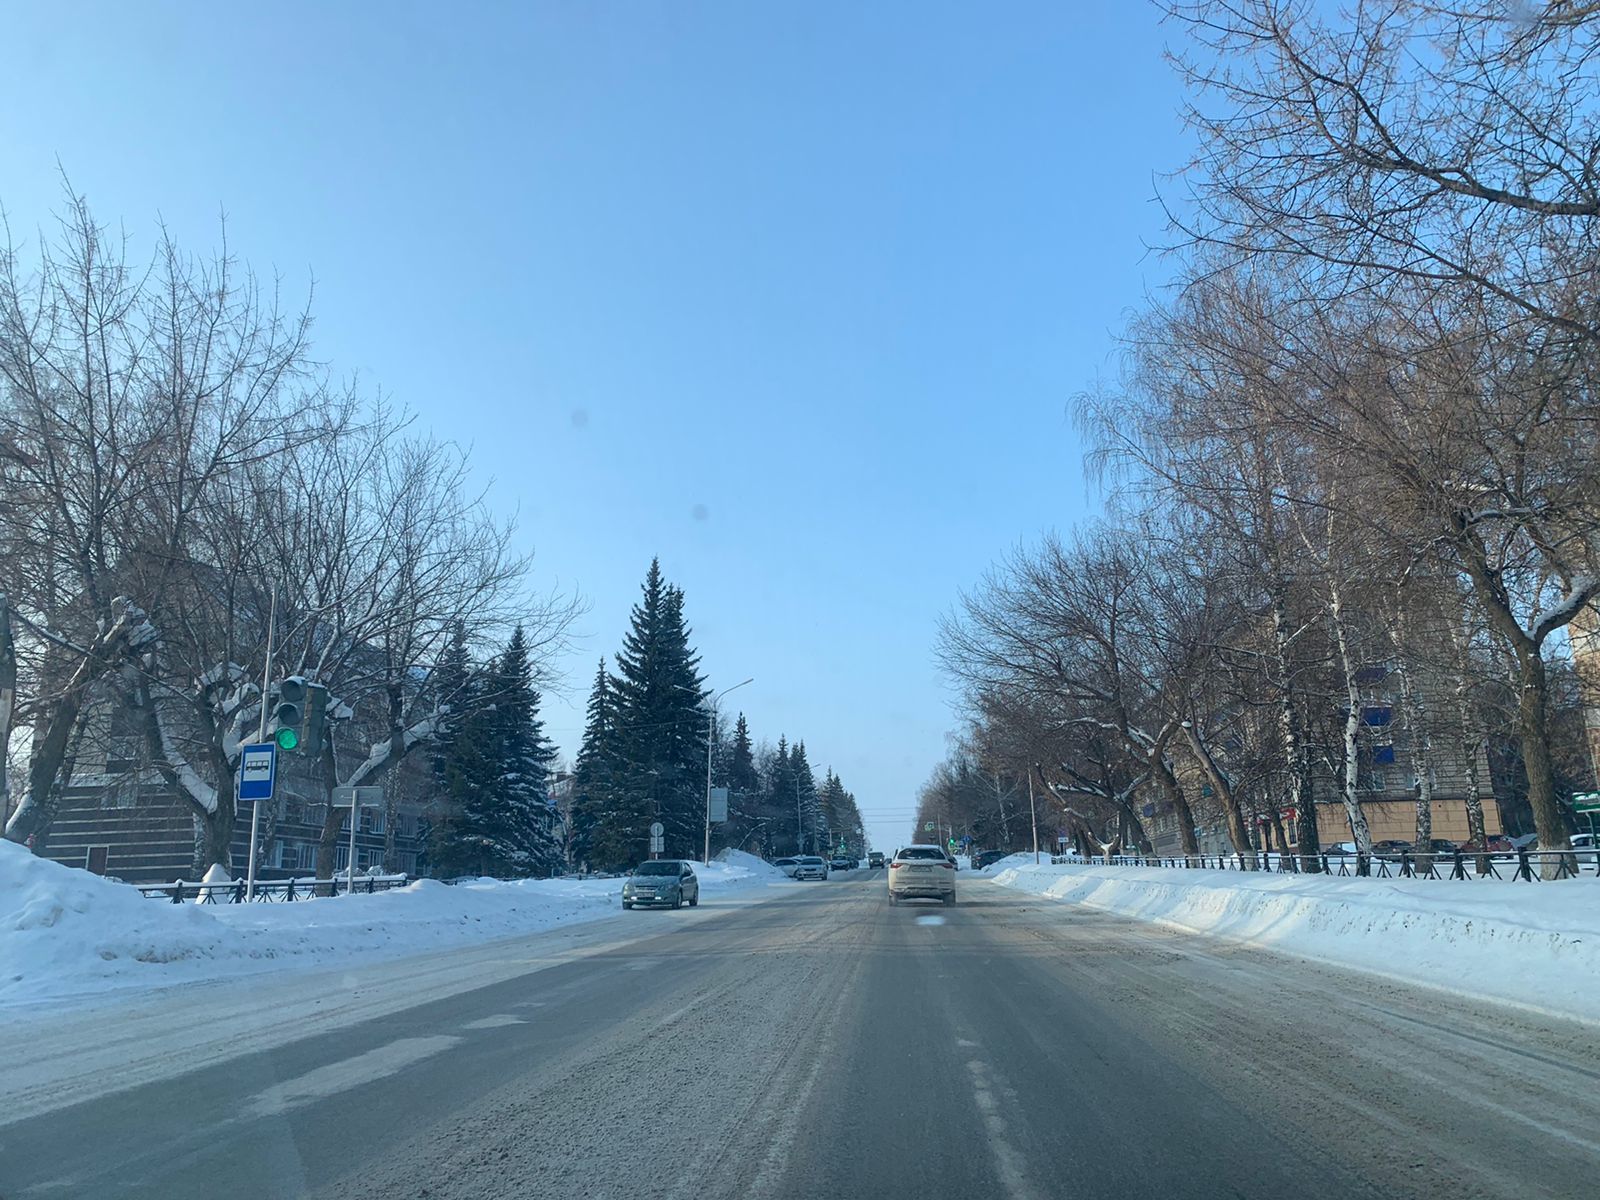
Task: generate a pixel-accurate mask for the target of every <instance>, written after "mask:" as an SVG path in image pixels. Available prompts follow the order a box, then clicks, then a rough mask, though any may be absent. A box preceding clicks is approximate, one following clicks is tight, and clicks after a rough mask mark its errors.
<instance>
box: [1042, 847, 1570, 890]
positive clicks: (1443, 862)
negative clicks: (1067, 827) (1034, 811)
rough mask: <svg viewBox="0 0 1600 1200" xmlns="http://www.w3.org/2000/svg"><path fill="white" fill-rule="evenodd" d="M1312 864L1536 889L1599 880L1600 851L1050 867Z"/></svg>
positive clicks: (1246, 856) (1133, 860)
mask: <svg viewBox="0 0 1600 1200" xmlns="http://www.w3.org/2000/svg"><path fill="white" fill-rule="evenodd" d="M1308 857H1309V858H1311V859H1314V860H1315V861H1316V862H1317V864H1318V866H1319V867H1320V873H1321V874H1323V875H1333V876H1350V877H1357V876H1359V877H1361V878H1373V879H1480V878H1481V879H1490V878H1493V879H1507V878H1509V879H1513V880H1522V881H1525V882H1527V883H1537V882H1539V881H1540V880H1542V879H1544V878H1545V870H1546V868H1548V869H1549V873H1550V878H1552V879H1577V878H1578V877H1580V876H1585V875H1592V876H1594V877H1596V878H1600V851H1596V850H1591V849H1588V848H1584V849H1578V850H1517V851H1513V852H1511V853H1509V854H1508V853H1504V852H1493V853H1489V854H1476V853H1473V852H1472V851H1470V850H1465V851H1464V850H1455V851H1447V852H1442V853H1434V854H1418V853H1416V852H1415V851H1413V850H1398V851H1393V852H1390V851H1374V852H1373V853H1372V854H1349V853H1343V852H1326V851H1324V852H1319V853H1317V854H1313V855H1304V854H1283V853H1279V852H1278V851H1267V850H1257V851H1253V852H1251V851H1246V852H1244V853H1237V852H1236V853H1233V854H1189V855H1182V854H1179V855H1146V854H1107V855H1095V856H1093V857H1085V856H1083V855H1081V854H1054V855H1051V857H1050V861H1051V862H1052V863H1083V864H1085V865H1088V866H1116V867H1166V868H1169V869H1175V870H1193V871H1258V872H1260V871H1265V872H1271V873H1274V874H1280V875H1298V874H1313V873H1316V872H1312V871H1309V870H1307V868H1306V866H1305V864H1304V862H1303V861H1302V860H1304V859H1306V858H1308Z"/></svg>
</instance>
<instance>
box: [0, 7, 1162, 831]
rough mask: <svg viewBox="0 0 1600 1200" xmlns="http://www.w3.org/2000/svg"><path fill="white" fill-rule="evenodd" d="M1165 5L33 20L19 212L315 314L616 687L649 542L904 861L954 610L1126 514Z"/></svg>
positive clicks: (128, 14)
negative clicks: (531, 559)
mask: <svg viewBox="0 0 1600 1200" xmlns="http://www.w3.org/2000/svg"><path fill="white" fill-rule="evenodd" d="M1166 33H1167V31H1166V30H1164V29H1162V28H1161V27H1159V26H1158V24H1157V22H1156V17H1155V13H1154V12H1153V10H1152V9H1151V8H1149V7H1147V6H1145V5H1143V4H1141V3H1136V2H1126V3H1120V2H1119V3H1100V4H1079V5H1068V4H1061V3H1038V4H1029V3H990V4H976V3H972V4H940V3H925V2H924V3H911V2H906V3H875V4H869V5H861V4H855V3H832V2H819V0H805V2H803V3H798V2H797V3H750V2H748V0H745V2H728V3H671V4H668V3H644V2H640V3H626V4H578V3H560V4H546V3H528V4H509V3H508V4H473V3H465V4H462V3H457V4H451V5H448V6H446V5H443V4H439V5H434V6H405V5H399V4H381V5H380V4H377V3H366V4H357V3H346V4H336V5H324V4H303V3H302V4H290V3H274V4H270V5H250V6H244V5H206V4H200V3H198V2H196V3H178V4H166V5H162V4H139V5H128V4H124V3H84V2H78V3H72V4H60V5H42V4H41V5H25V6H15V7H13V8H12V9H11V10H10V12H9V13H8V16H7V41H8V43H9V53H8V55H7V69H6V70H5V71H4V72H0V113H4V114H5V116H4V117H3V118H0V120H3V124H0V166H3V170H0V201H3V203H4V205H5V207H6V210H7V212H8V213H9V216H10V219H11V222H12V225H13V230H14V232H18V233H21V234H24V235H28V236H31V235H32V232H33V230H34V229H35V228H36V227H38V226H39V225H40V224H42V223H45V222H47V221H48V220H49V217H50V213H51V212H52V211H53V210H54V209H55V208H56V207H57V206H58V204H59V201H60V196H61V192H60V182H59V179H58V177H57V174H56V171H57V162H58V161H59V163H60V164H61V166H62V167H63V168H64V169H65V170H66V171H67V172H68V173H69V174H70V176H71V179H72V183H73V185H74V186H75V188H77V189H78V190H79V191H82V192H84V193H86V194H87V195H88V196H89V198H90V201H91V203H92V204H93V205H94V207H95V209H96V211H97V213H98V215H99V216H100V218H101V219H102V220H109V221H113V222H117V221H120V222H121V223H123V225H124V226H125V227H126V229H127V230H128V232H129V233H130V234H131V235H132V237H133V238H134V242H135V249H136V250H138V251H140V252H143V251H146V250H148V249H149V247H150V244H151V242H152V240H153V237H154V227H155V223H156V220H157V218H158V217H159V218H161V219H163V220H165V221H166V222H167V223H168V224H169V226H171V228H172V229H173V230H174V231H175V233H176V234H177V235H178V237H179V238H180V240H182V241H183V242H185V243H186V244H188V245H190V246H191V247H195V248H202V249H209V248H210V247H212V246H214V245H215V244H216V241H217V217H218V214H219V213H221V212H224V211H225V212H226V213H227V215H228V222H229V239H230V242H231V245H232V248H233V249H234V250H235V251H236V252H237V253H238V254H239V255H241V256H242V257H243V258H245V259H247V260H248V261H250V262H251V263H252V264H253V265H255V266H256V267H257V269H258V270H260V271H262V272H264V273H270V272H272V271H277V272H279V273H281V275H282V276H283V278H284V282H285V286H286V288H287V289H288V290H290V291H291V292H292V293H299V292H301V291H303V290H304V289H305V288H306V287H307V286H308V285H309V283H310V281H311V280H312V279H313V278H314V279H315V281H316V301H315V310H316V314H317V327H316V343H317V351H318V354H319V356H320V357H322V358H324V359H326V360H328V361H330V362H331V363H332V364H333V365H334V366H335V367H336V368H337V369H338V370H340V371H342V372H355V371H358V372H360V375H361V377H362V379H363V380H364V381H365V382H366V383H367V384H369V385H373V386H378V385H381V386H382V387H383V388H384V389H385V390H386V391H387V392H389V393H390V394H391V396H392V397H393V398H394V399H395V400H396V401H397V402H399V403H401V404H404V405H406V406H408V407H410V408H412V409H413V410H415V411H416V412H417V413H418V414H419V415H420V416H421V418H422V419H423V421H424V422H426V423H427V424H429V425H431V426H432V427H433V428H434V429H435V430H436V431H438V432H440V433H442V434H446V435H448V436H451V437H455V438H458V439H460V440H461V441H463V442H466V443H469V444H470V445H471V446H472V447H473V457H474V462H475V464H476V467H477V470H478V472H479V473H480V474H481V475H482V476H483V477H484V478H486V479H493V480H494V490H493V494H494V496H495V498H496V502H497V504H499V505H500V506H502V507H504V508H507V509H510V508H516V509H518V510H519V511H520V516H521V525H522V536H523V539H524V544H525V545H526V546H527V547H529V548H531V549H533V550H534V551H535V553H536V555H537V570H538V576H539V578H540V579H541V580H542V581H543V582H544V583H546V584H549V583H555V582H559V583H560V584H562V585H564V586H567V587H575V588H577V589H579V590H581V591H582V593H583V594H584V596H585V597H587V598H588V600H589V601H590V603H591V606H592V607H591V609H590V612H589V613H588V615H587V616H586V617H585V618H584V619H583V621H582V622H581V625H580V628H579V630H578V632H579V633H580V634H581V635H582V637H583V639H584V640H583V641H582V642H581V643H580V645H579V647H578V649H577V650H576V652H575V654H574V656H573V657H572V659H571V660H570V661H569V662H568V663H567V664H566V671H567V675H568V689H569V695H568V696H567V697H565V698H561V697H557V698H552V700H551V701H550V703H549V705H548V717H549V721H550V724H551V726H552V728H553V731H554V733H555V736H556V737H557V739H558V741H559V742H560V743H561V745H562V747H563V749H564V750H565V751H566V752H567V753H569V754H570V753H571V752H572V751H573V750H575V748H576V742H577V734H578V726H579V725H580V724H581V709H582V703H583V699H584V691H585V689H586V688H587V685H588V682H589V680H590V678H591V676H592V674H593V669H594V662H595V660H596V658H597V657H598V656H599V655H600V654H601V653H602V652H610V651H611V650H613V649H615V647H616V645H617V643H618V642H619V640H620V638H621V634H622V631H623V628H624V626H625V623H626V619H627V612H628V608H629V606H630V604H631V603H632V602H633V600H634V598H635V597H636V595H637V588H638V584H639V581H640V579H641V578H642V577H643V575H644V572H645V569H646V567H647V565H648V563H649V560H650V557H651V556H652V555H653V554H659V555H660V556H661V559H662V563H663V566H664V568H665V570H666V572H667V575H668V577H669V578H671V579H672V580H673V581H674V582H676V583H678V584H679V585H681V586H682V587H683V588H684V589H685V591H686V593H687V601H688V612H689V615H690V618H691V621H692V623H693V625H694V627H695V632H696V637H697V640H698V643H699V647H700V649H701V652H702V655H703V659H704V667H705V669H706V671H707V672H708V674H709V677H710V681H711V683H712V684H713V686H716V687H719V688H720V687H724V686H727V685H729V684H733V683H737V682H738V681H739V680H741V679H743V678H745V677H746V676H752V675H753V676H755V678H756V682H755V683H753V684H751V685H750V686H749V687H747V688H745V689H744V690H743V691H742V692H740V693H739V696H738V697H737V699H738V700H739V701H740V705H739V707H741V708H743V709H744V710H745V711H746V712H747V713H748V715H749V718H750V722H751V726H752V729H753V731H754V732H755V733H756V735H757V736H758V737H766V738H771V739H774V740H775V739H776V737H777V735H778V734H779V733H780V732H785V733H787V734H788V735H789V736H790V737H791V738H793V737H795V736H796V735H798V736H801V737H803V738H804V739H805V740H806V743H807V746H808V750H809V751H810V754H811V758H812V761H813V763H814V764H816V766H817V767H818V769H819V771H820V769H821V768H823V767H825V766H828V765H832V766H833V767H834V768H835V769H836V770H838V771H839V772H840V773H841V774H842V775H843V777H844V779H845V781H846V784H847V785H848V786H850V787H851V788H852V789H853V790H854V791H855V792H856V794H857V797H858V799H860V801H861V802H862V806H863V808H864V809H865V810H866V812H867V816H868V822H869V830H870V832H871V833H872V835H873V837H874V840H875V841H876V842H877V843H878V844H880V845H888V846H892V845H894V844H897V843H898V842H900V841H902V840H904V838H905V836H906V834H907V832H908V826H909V818H910V813H911V809H912V806H913V804H914V799H915V793H916V789H917V787H918V785H919V784H920V783H921V782H922V780H923V779H924V778H925V776H926V775H927V773H928V772H929V770H930V769H931V768H932V767H933V765H934V764H935V762H936V761H937V760H938V758H939V757H940V756H941V755H942V754H943V753H944V750H945V733H946V731H947V730H948V729H949V728H950V727H951V726H952V724H953V721H954V718H953V716H952V714H951V712H950V708H949V704H950V696H949V694H948V693H947V691H946V689H945V687H944V685H943V684H942V682H941V680H940V678H939V677H938V674H937V672H936V671H935V669H934V667H933V663H932V656H931V655H932V646H933V639H934V631H935V626H936V623H937V620H938V617H939V615H940V614H941V613H942V612H944V611H946V610H947V609H948V608H949V607H950V605H951V604H952V603H953V602H954V600H955V598H956V596H957V593H958V591H959V590H960V589H961V588H963V587H965V586H968V585H970V584H971V583H972V582H974V581H975V580H976V579H977V578H978V577H979V576H980V575H981V573H982V572H983V570H984V568H985V567H986V566H987V564H988V563H989V562H990V561H991V560H992V559H993V558H994V557H995V556H996V555H997V554H998V553H1000V552H1002V551H1003V550H1005V549H1006V548H1007V547H1008V546H1010V545H1012V544H1014V543H1015V542H1017V541H1018V540H1019V539H1028V538H1032V537H1034V536H1036V535H1037V534H1039V533H1040V532H1041V531H1043V530H1046V529H1050V528H1065V527H1067V526H1070V525H1071V524H1072V523H1073V522H1075V521H1077V520H1079V519H1081V518H1082V517H1083V516H1084V514H1086V513H1088V512H1090V511H1093V510H1094V509H1095V508H1096V507H1097V504H1098V501H1097V497H1096V495H1095V493H1094V490H1093V489H1092V487H1091V486H1090V485H1089V484H1088V483H1087V482H1086V481H1085V479H1084V477H1083V472H1082V468H1081V456H1082V449H1081V446H1080V445H1079V443H1078V440H1077V438H1076V436H1075V433H1074V431H1073V429H1072V426H1071V422H1070V420H1069V417H1068V408H1069V405H1070V402H1071V397H1072V395H1073V393H1074V392H1075V391H1077V390H1078V389H1080V388H1082V387H1085V386H1087V385H1089V384H1091V383H1092V382H1093V380H1094V379H1095V378H1096V377H1097V376H1104V375H1107V374H1114V373H1115V370H1116V360H1115V343H1114V335H1115V331H1116V330H1117V329H1118V328H1119V327H1120V325H1121V323H1122V321H1123V319H1124V317H1125V315H1126V314H1127V312H1128V311H1129V310H1130V308H1132V307H1133V306H1135V305H1137V304H1138V303H1139V302H1140V300H1141V298H1142V297H1143V296H1144V295H1145V294H1146V293H1148V292H1149V291H1151V290H1153V289H1156V288H1157V287H1159V285H1160V283H1161V281H1162V279H1163V278H1164V277H1165V273H1166V266H1165V263H1164V262H1163V260H1162V259H1160V258H1159V257H1157V256H1154V255H1151V254H1149V253H1147V251H1146V249H1145V247H1146V245H1147V244H1148V243H1152V242H1157V241H1159V240H1160V239H1161V238H1162V236H1163V230H1162V221H1161V214H1160V212H1159V210H1158V209H1157V207H1156V206H1155V205H1154V204H1153V203H1152V202H1151V197H1152V195H1153V192H1154V189H1155V186H1156V181H1157V176H1158V174H1159V173H1160V172H1163V171H1166V170H1170V169H1171V168H1172V167H1174V166H1177V165H1179V164H1180V163H1181V161H1182V158H1183V152H1184V146H1185V138H1184V135H1183V132H1182V130H1181V127H1180V124H1179V121H1178V118H1177V108H1178V104H1179V101H1180V98H1181V97H1180V89H1179V85H1178V82H1177V80H1176V79H1175V78H1174V77H1173V75H1172V74H1171V72H1170V71H1169V69H1168V68H1167V67H1166V66H1165V64H1164V63H1163V62H1162V60H1161V50H1162V46H1163V39H1164V37H1165V36H1166Z"/></svg>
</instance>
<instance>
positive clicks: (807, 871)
mask: <svg viewBox="0 0 1600 1200" xmlns="http://www.w3.org/2000/svg"><path fill="white" fill-rule="evenodd" d="M794 877H795V878H796V879H826V878H827V877H828V864H827V863H825V862H823V861H822V860H821V859H820V858H818V857H817V856H816V855H815V854H803V855H801V856H800V857H799V858H797V859H795V868H794Z"/></svg>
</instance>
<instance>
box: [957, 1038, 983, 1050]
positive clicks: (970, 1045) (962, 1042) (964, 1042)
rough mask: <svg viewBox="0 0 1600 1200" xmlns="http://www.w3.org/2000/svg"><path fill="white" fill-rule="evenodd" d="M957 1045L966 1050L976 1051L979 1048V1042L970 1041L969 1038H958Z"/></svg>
mask: <svg viewBox="0 0 1600 1200" xmlns="http://www.w3.org/2000/svg"><path fill="white" fill-rule="evenodd" d="M956 1045H958V1046H960V1047H962V1048H963V1049H966V1050H976V1049H977V1048H978V1043H977V1042H974V1041H969V1040H968V1039H967V1038H957V1039H956Z"/></svg>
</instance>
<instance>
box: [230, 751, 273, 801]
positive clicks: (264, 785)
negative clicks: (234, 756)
mask: <svg viewBox="0 0 1600 1200" xmlns="http://www.w3.org/2000/svg"><path fill="white" fill-rule="evenodd" d="M277 781H278V748H277V747H276V746H274V745H273V744H272V743H271V742H265V743H252V744H251V745H248V746H244V747H241V748H240V751H239V803H241V804H255V803H258V802H259V801H262V800H271V799H272V790H273V788H274V787H275V786H276V785H277Z"/></svg>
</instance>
